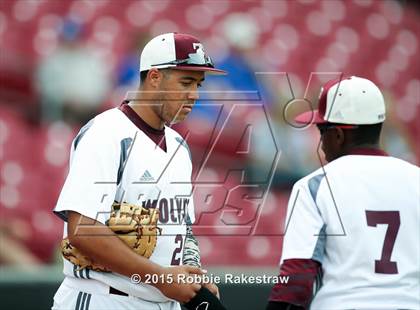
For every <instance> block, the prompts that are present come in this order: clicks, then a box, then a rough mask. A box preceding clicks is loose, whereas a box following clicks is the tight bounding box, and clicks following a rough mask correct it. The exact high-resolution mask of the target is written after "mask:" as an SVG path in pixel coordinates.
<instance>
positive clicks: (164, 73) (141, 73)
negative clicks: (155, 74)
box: [140, 69, 170, 84]
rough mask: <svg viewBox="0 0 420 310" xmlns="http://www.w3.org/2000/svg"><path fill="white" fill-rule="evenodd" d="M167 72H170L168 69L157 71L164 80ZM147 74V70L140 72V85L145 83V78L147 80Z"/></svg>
mask: <svg viewBox="0 0 420 310" xmlns="http://www.w3.org/2000/svg"><path fill="white" fill-rule="evenodd" d="M169 70H170V69H159V71H160V72H162V73H163V76H164V77H165V78H167V77H168V72H169ZM147 73H149V70H146V71H140V83H141V84H143V83H144V81H146V78H147Z"/></svg>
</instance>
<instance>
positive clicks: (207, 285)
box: [203, 283, 220, 299]
mask: <svg viewBox="0 0 420 310" xmlns="http://www.w3.org/2000/svg"><path fill="white" fill-rule="evenodd" d="M203 286H204V287H205V288H207V289H208V290H209V291H210V292H212V293H213V294H214V295H216V297H217V298H219V299H220V294H219V288H218V287H217V285H216V284H214V283H205V284H203Z"/></svg>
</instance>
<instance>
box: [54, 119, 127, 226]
mask: <svg viewBox="0 0 420 310" xmlns="http://www.w3.org/2000/svg"><path fill="white" fill-rule="evenodd" d="M101 127H102V126H99V125H96V124H95V123H94V122H93V124H91V125H90V127H88V128H86V127H84V128H82V130H81V131H80V132H79V134H78V136H77V137H76V138H75V139H74V141H73V144H72V152H71V160H70V169H69V173H68V175H67V178H66V180H65V183H64V186H63V188H62V190H61V193H60V196H59V198H58V201H57V204H56V207H55V209H54V212H55V213H56V214H57V215H58V216H59V217H60V218H62V219H63V220H64V221H67V211H75V212H78V213H80V214H82V215H84V216H86V217H89V218H92V219H96V220H97V221H99V222H101V223H105V221H106V220H107V219H108V218H109V213H110V210H111V205H112V203H113V201H114V198H115V193H116V189H117V184H116V182H117V175H118V169H119V164H120V158H119V157H120V147H119V145H118V143H115V139H113V138H112V136H111V135H109V134H106V131H105V130H104V128H101Z"/></svg>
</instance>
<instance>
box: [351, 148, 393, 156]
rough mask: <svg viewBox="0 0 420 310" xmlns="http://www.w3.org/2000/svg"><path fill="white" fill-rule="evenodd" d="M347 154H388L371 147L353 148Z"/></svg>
mask: <svg viewBox="0 0 420 310" xmlns="http://www.w3.org/2000/svg"><path fill="white" fill-rule="evenodd" d="M347 155H371V156H389V155H388V154H387V153H386V152H385V151H383V150H381V149H371V148H367V147H366V148H354V149H352V150H351V151H350V152H349V153H348V154H347Z"/></svg>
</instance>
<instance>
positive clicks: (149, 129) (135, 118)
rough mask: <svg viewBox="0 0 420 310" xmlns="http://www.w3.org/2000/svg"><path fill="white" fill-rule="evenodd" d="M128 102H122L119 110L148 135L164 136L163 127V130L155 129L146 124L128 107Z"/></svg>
mask: <svg viewBox="0 0 420 310" xmlns="http://www.w3.org/2000/svg"><path fill="white" fill-rule="evenodd" d="M128 102H129V101H124V102H123V103H121V105H120V106H119V109H120V110H121V111H122V112H123V113H124V114H125V115H126V116H127V117H128V118H129V119H130V121H132V122H133V123H134V125H136V126H137V127H138V128H139V129H141V130H142V131H147V132H148V133H151V134H154V135H161V136H163V135H165V127H163V129H156V128H153V127H152V126H150V125H149V124H147V123H146V122H145V121H144V120H143V119H142V118H141V117H140V116H139V115H138V114H137V113H136V112H135V111H134V110H133V109H132V108H131V107H130V106H129V105H128Z"/></svg>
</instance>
